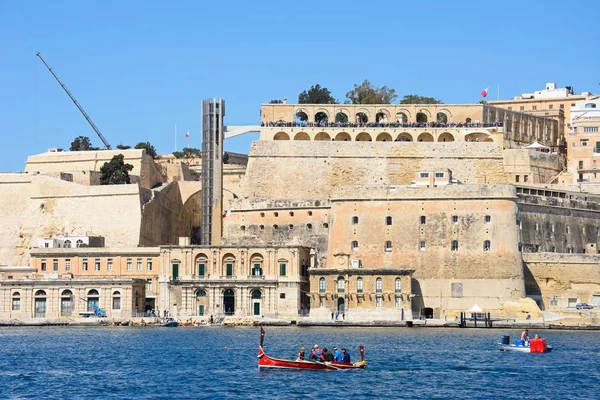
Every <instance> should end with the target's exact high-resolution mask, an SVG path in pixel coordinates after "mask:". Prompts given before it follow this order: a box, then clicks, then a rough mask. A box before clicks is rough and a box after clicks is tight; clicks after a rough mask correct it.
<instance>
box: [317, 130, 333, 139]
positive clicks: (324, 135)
mask: <svg viewBox="0 0 600 400" xmlns="http://www.w3.org/2000/svg"><path fill="white" fill-rule="evenodd" d="M315 140H323V141H331V136H329V134H328V133H326V132H319V133H317V134H316V136H315Z"/></svg>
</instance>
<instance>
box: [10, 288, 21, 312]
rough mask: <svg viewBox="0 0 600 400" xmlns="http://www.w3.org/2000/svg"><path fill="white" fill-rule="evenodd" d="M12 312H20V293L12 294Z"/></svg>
mask: <svg viewBox="0 0 600 400" xmlns="http://www.w3.org/2000/svg"><path fill="white" fill-rule="evenodd" d="M12 310H13V311H20V310H21V293H19V292H14V293H13V295H12Z"/></svg>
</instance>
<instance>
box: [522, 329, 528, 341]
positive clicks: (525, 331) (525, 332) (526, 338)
mask: <svg viewBox="0 0 600 400" xmlns="http://www.w3.org/2000/svg"><path fill="white" fill-rule="evenodd" d="M521 340H523V341H527V340H529V331H528V330H527V329H525V330H524V331H523V332H521Z"/></svg>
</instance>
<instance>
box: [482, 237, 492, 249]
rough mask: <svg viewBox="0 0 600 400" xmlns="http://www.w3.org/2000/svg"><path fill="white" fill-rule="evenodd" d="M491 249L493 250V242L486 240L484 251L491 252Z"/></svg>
mask: <svg viewBox="0 0 600 400" xmlns="http://www.w3.org/2000/svg"><path fill="white" fill-rule="evenodd" d="M491 248H492V242H490V241H489V240H485V241H484V242H483V251H490V249H491Z"/></svg>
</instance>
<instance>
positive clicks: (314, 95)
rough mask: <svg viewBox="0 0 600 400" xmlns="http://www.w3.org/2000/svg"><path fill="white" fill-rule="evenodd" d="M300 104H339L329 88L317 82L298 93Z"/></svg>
mask: <svg viewBox="0 0 600 400" xmlns="http://www.w3.org/2000/svg"><path fill="white" fill-rule="evenodd" d="M298 104H338V101H337V100H336V99H335V98H334V97H333V96H332V95H331V92H330V91H329V89H327V88H325V87H321V85H319V84H317V85H314V86H311V87H310V89H308V90H304V91H303V92H302V93H300V94H299V95H298Z"/></svg>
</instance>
